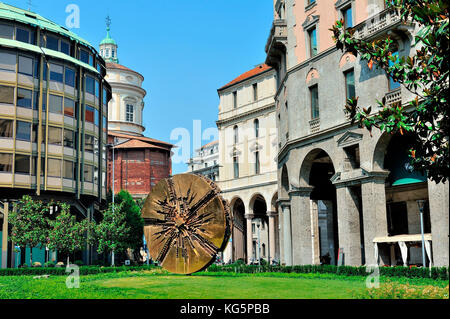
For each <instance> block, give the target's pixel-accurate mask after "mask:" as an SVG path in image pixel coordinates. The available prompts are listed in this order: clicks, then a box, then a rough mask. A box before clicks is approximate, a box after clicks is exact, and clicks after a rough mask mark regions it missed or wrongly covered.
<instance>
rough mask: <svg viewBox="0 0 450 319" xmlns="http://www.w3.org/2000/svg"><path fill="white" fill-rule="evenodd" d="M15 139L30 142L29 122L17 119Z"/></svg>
mask: <svg viewBox="0 0 450 319" xmlns="http://www.w3.org/2000/svg"><path fill="white" fill-rule="evenodd" d="M16 140H20V141H27V142H31V123H29V122H22V121H17V125H16Z"/></svg>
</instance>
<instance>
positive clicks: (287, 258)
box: [282, 204, 293, 266]
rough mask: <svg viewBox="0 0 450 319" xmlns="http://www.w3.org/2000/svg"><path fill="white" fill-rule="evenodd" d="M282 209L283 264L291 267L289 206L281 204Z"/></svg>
mask: <svg viewBox="0 0 450 319" xmlns="http://www.w3.org/2000/svg"><path fill="white" fill-rule="evenodd" d="M282 209H283V244H284V247H283V248H284V249H283V250H284V262H285V263H286V266H292V265H293V260H292V223H291V206H290V205H286V204H282Z"/></svg>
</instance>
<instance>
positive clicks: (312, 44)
mask: <svg viewBox="0 0 450 319" xmlns="http://www.w3.org/2000/svg"><path fill="white" fill-rule="evenodd" d="M308 37H309V55H310V57H313V56H315V55H316V54H317V53H318V48H317V31H316V28H314V29H311V30H309V31H308Z"/></svg>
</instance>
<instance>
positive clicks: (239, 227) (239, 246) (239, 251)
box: [230, 197, 247, 262]
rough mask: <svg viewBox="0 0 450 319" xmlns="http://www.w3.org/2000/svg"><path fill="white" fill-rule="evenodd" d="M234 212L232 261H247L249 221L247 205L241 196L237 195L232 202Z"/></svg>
mask: <svg viewBox="0 0 450 319" xmlns="http://www.w3.org/2000/svg"><path fill="white" fill-rule="evenodd" d="M230 207H231V210H232V212H233V232H232V247H231V261H233V262H235V261H237V260H243V261H247V223H246V220H245V205H244V202H243V200H242V199H241V198H240V197H235V198H233V199H232V201H231V202H230Z"/></svg>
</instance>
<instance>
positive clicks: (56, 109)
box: [49, 94, 63, 114]
mask: <svg viewBox="0 0 450 319" xmlns="http://www.w3.org/2000/svg"><path fill="white" fill-rule="evenodd" d="M62 102H63V98H62V97H61V96H57V95H51V94H50V100H49V111H50V112H51V113H56V114H62Z"/></svg>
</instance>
